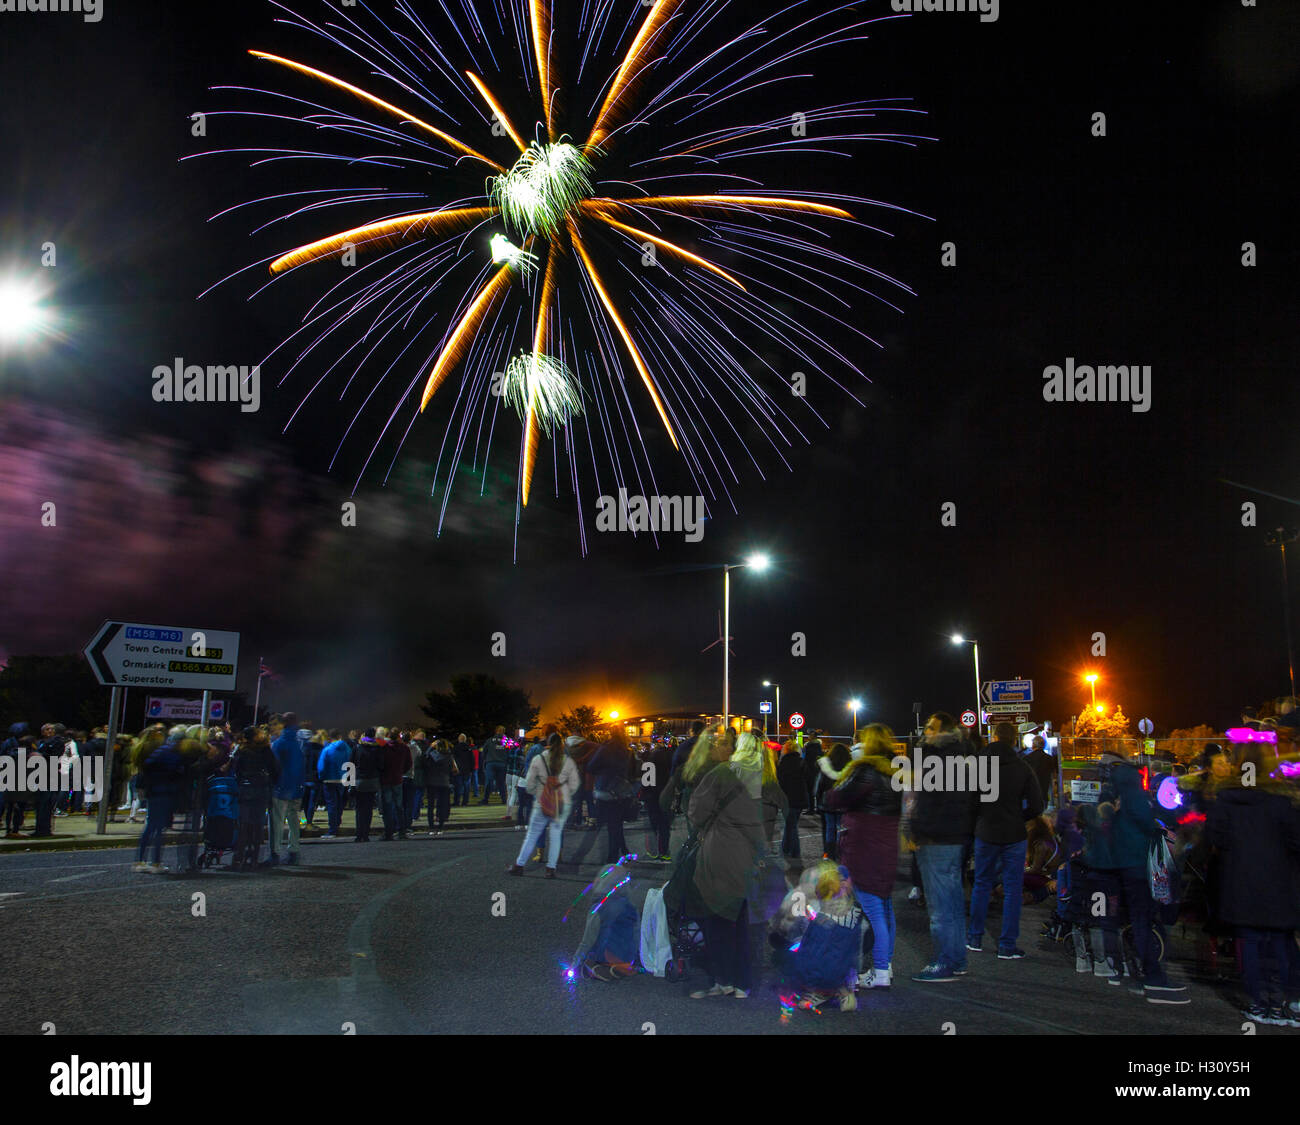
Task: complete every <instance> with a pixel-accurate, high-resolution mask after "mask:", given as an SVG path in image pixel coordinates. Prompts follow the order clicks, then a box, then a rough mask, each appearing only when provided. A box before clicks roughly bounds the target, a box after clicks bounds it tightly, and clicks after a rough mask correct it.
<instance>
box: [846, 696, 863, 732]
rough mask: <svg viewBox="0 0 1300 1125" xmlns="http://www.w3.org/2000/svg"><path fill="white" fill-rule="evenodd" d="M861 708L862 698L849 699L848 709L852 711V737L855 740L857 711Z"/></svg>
mask: <svg viewBox="0 0 1300 1125" xmlns="http://www.w3.org/2000/svg"><path fill="white" fill-rule="evenodd" d="M861 709H862V700H860V699H850V700H849V710H850V711H852V712H853V732H852V733H853V739H854V741H857V737H858V711H860V710H861Z"/></svg>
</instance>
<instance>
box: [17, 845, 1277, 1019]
mask: <svg viewBox="0 0 1300 1125" xmlns="http://www.w3.org/2000/svg"><path fill="white" fill-rule="evenodd" d="M804 824H805V841H804V844H805V852H806V853H807V852H811V851H812V849H813V848H815V847H816V826H815V822H813V821H811V820H806V821H805V822H804ZM584 835H586V834H585V833H569V834H568V835H567V836H566V845H565V854H566V856H567V855H572V854H574V852H575V844H576V843H577V842H578V841H577V840H576V837H578V836H584ZM641 835H642V833H641V828H640V826H629V830H628V841H629V844H630V845H631V846H633V847H635V846H637V845H638V844H639V843H640V841H641ZM519 844H520V835H519V834H518V833H516V832H514V831H512V830H510V829H499V828H494V829H483V830H479V831H462V832H457V833H448V834H447V835H445V836H443V837H442V838H440V839H435V840H428V839H413V840H410V841H406V842H397V841H395V842H392V843H384V842H380V841H375V842H372V843H369V844H356V843H353V842H351V841H349V840H341V841H335V842H312V843H309V844H306V845H305V846H304V848H303V856H304V861H305V865H304V866H302V867H299V868H284V867H280V868H276V869H273V870H269V871H265V872H259V873H255V874H235V873H233V872H231V871H229V870H228V869H227V870H218V871H210V872H203V873H200V874H197V875H192V876H180V875H145V874H134V873H132V872H131V870H130V865H131V862H132V861H133V859H134V854H133V853H132V852H129V851H127V850H113V851H97V852H61V853H47V854H27V855H8V856H3V857H0V933H3V935H4V942H5V946H6V949H7V951H8V952H9V954H10V958H9V970H8V972H7V973H6V979H5V981H4V993H5V996H6V1017H7V1018H6V1020H5V1021H4V1026H5V1029H6V1030H7V1031H9V1032H11V1033H19V1034H24V1033H26V1034H39V1033H41V1031H42V1026H43V1025H44V1024H46V1023H53V1024H54V1025H55V1030H56V1031H57V1033H58V1034H102V1033H117V1034H150V1033H151V1034H169V1035H172V1034H187V1033H199V1032H202V1033H216V1034H237V1033H309V1034H339V1033H340V1032H341V1031H344V1030H346V1029H345V1026H344V1025H346V1024H354V1025H355V1030H356V1032H357V1033H358V1034H367V1033H369V1034H375V1033H428V1032H439V1033H454V1034H473V1033H497V1034H500V1033H507V1034H509V1033H531V1034H536V1033H538V1032H563V1033H598V1034H612V1033H626V1034H644V1033H646V1032H647V1031H649V1030H651V1029H650V1028H648V1027H647V1026H646V1025H647V1024H653V1025H654V1027H653V1030H654V1031H655V1032H656V1033H658V1034H691V1033H696V1034H769V1035H771V1034H781V1035H806V1034H813V1035H815V1034H826V1033H836V1032H839V1033H843V1032H859V1033H871V1034H932V1035H934V1034H943V1033H944V1031H945V1030H950V1031H955V1033H957V1034H961V1035H981V1034H1029V1035H1041V1034H1058V1033H1059V1034H1082V1035H1116V1034H1139V1035H1151V1036H1158V1035H1169V1034H1175V1035H1183V1034H1207V1033H1208V1034H1219V1035H1225V1036H1240V1035H1241V1034H1242V1031H1241V1025H1242V1018H1241V1015H1240V1010H1239V1005H1238V998H1237V995H1236V993H1235V990H1234V989H1233V988H1232V987H1231V986H1230V985H1226V984H1214V983H1210V982H1203V981H1200V980H1197V979H1189V977H1191V976H1192V972H1191V970H1192V969H1193V966H1192V965H1191V964H1190V963H1186V962H1182V961H1180V960H1179V959H1178V958H1179V957H1180V956H1184V955H1185V956H1190V937H1191V933H1190V931H1189V934H1188V941H1186V942H1175V947H1174V956H1175V961H1174V964H1173V968H1172V970H1171V971H1172V972H1173V975H1175V977H1177V978H1179V979H1184V980H1188V983H1189V985H1190V988H1191V996H1192V1003H1191V1005H1189V1006H1185V1007H1180V1008H1176V1007H1166V1006H1155V1005H1151V1004H1147V1003H1145V1002H1144V1001H1143V1000H1142V999H1140V998H1138V997H1135V996H1132V995H1130V994H1129V993H1128V991H1127V989H1123V988H1114V987H1109V986H1107V985H1106V984H1105V983H1104V982H1102V981H1099V980H1096V979H1095V978H1093V977H1091V976H1081V975H1077V974H1076V973H1075V972H1074V970H1073V960H1072V958H1067V957H1066V956H1065V955H1064V954H1063V953H1062V952H1061V951H1060V950H1059V948H1056V949H1040V948H1039V943H1038V940H1037V934H1038V931H1039V927H1040V924H1041V922H1042V920H1043V919H1044V918H1045V917H1046V916H1047V913H1048V907H1047V906H1046V905H1044V906H1041V907H1034V908H1029V909H1027V910H1026V911H1025V915H1024V922H1023V926H1022V937H1021V942H1020V944H1021V946H1022V947H1023V948H1024V949H1025V950H1026V951H1027V952H1028V953H1029V956H1028V957H1027V958H1026V959H1025V960H1023V961H1015V962H1008V961H998V960H997V959H996V954H995V953H993V952H985V953H983V954H971V958H970V961H971V972H970V975H969V976H968V977H966V978H964V979H961V980H959V981H958V982H956V983H953V984H944V985H919V984H913V983H912V982H911V981H910V980H908V979H907V978H908V975H909V974H910V973H911V972H913V971H915V970H916V969H918V968H920V967H921V966H922V965H923V964H924V963H925V961H926V960H928V953H929V949H930V944H929V934H928V929H927V922H926V918H925V911H924V910H923V909H920V908H918V907H916V906H913V905H912V904H910V903H908V902H907V901H906V888H905V886H904V885H903V884H901V883H900V885H899V888H898V890H897V892H896V894H895V909H896V912H897V914H898V930H899V932H898V948H897V952H896V956H895V961H894V967H895V980H896V983H895V985H894V987H893V988H892V989H889V990H887V991H886V990H881V991H871V992H865V993H863V994H861V999H860V1004H861V1007H860V1009H859V1010H858V1011H857V1012H848V1013H840V1012H836V1011H828V1012H826V1013H825V1014H823V1015H820V1016H819V1015H817V1014H814V1013H809V1012H795V1013H793V1015H792V1016H791V1017H790V1018H789V1019H788V1020H787V1021H784V1022H783V1021H782V1019H781V1012H780V1007H779V1005H778V1003H777V998H776V993H775V990H774V988H773V981H772V974H771V970H770V967H769V963H768V962H767V960H766V949H765V947H764V952H763V957H764V972H763V978H762V984H761V986H760V987H758V988H756V989H755V991H754V992H753V994H752V995H751V996H750V997H749V999H747V1000H735V999H731V998H727V999H716V1000H705V1001H695V1000H691V999H690V998H689V997H688V995H687V992H688V991H689V989H690V988H691V987H696V986H697V985H698V979H699V978H696V980H695V981H690V982H688V983H687V984H685V985H683V984H681V983H677V982H673V983H670V982H668V981H665V980H656V979H654V978H653V977H650V976H637V977H633V978H631V979H629V980H626V981H620V982H616V983H610V984H606V983H601V982H598V981H581V980H579V981H577V982H573V983H566V982H565V981H564V979H563V975H562V970H561V964H562V963H563V962H564V961H565V960H566V959H567V958H568V957H569V956H570V955H571V954H572V953H573V951H574V949H575V948H576V947H577V945H578V943H579V940H580V938H581V932H582V925H583V919H582V917H581V915H580V914H579V915H578V916H577V917H576V918H571V919H570V920H569V921H567V922H565V921H562V918H563V916H564V914H565V911H566V909H567V908H568V907H569V905H570V903H571V902H572V901H573V900H574V899H575V898H576V897H577V896H578V895H579V893H580V892H581V891H582V890H583V889H584V888H585V887H586V886H587V885H588V883H590V881H591V879H592V878H593V876H594V875H595V873H596V871H597V870H598V867H597V865H596V864H594V863H586V864H583V865H581V866H580V867H577V868H574V867H572V866H571V865H567V864H562V865H561V870H560V877H559V878H558V879H556V880H554V881H549V880H544V879H543V878H542V877H541V870H540V867H538V866H536V865H530V870H529V871H528V874H527V876H526V877H524V878H522V879H514V878H509V877H507V876H506V875H505V869H506V867H507V865H508V864H509V863H510V862H511V861H512V860H513V858H514V853H515V851H516V850H517V849H518V847H519ZM603 845H604V841H603V837H602V839H601V841H600V843H599V845H598V846H596V847H593V848H591V850H590V855H589V857H588V858H595V857H600V856H602V855H603ZM174 856H175V852H174V849H171V848H169V849H168V853H167V855H166V857H165V858H166V860H167V861H168V862H169V863H170V862H171V861H172V860H173V859H174ZM634 874H635V875H636V877H637V880H638V883H640V885H641V886H642V887H645V886H650V885H656V884H659V883H662V882H663V880H664V879H665V878H666V868H665V867H663V866H655V865H648V864H647V865H637V867H636V868H635V870H634ZM496 892H504V894H505V896H506V897H505V916H504V917H501V916H497V915H496V914H494V912H493V895H494V894H495V893H496ZM196 894H201V895H202V896H203V902H202V905H203V910H204V912H205V914H204V916H198V917H196V916H195V912H196V905H195V904H196V900H195V898H194V896H195V895H196ZM498 913H499V912H498ZM575 913H576V912H575ZM754 934H755V938H756V942H760V939H761V938H762V932H761V930H755V931H754ZM985 944H986V946H988V945H990V944H993V943H991V942H990V941H989V937H988V936H986V939H985ZM945 1025H953V1026H952V1028H951V1029H947V1028H945ZM1258 1034H1259V1035H1300V1031H1291V1030H1289V1029H1284V1028H1270V1027H1260V1028H1259V1029H1258Z"/></svg>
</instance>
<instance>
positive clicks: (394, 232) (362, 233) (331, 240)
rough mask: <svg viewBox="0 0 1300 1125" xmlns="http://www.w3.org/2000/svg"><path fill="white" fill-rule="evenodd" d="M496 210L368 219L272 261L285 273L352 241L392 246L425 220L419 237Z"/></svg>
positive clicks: (468, 223)
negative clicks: (366, 221) (376, 220)
mask: <svg viewBox="0 0 1300 1125" xmlns="http://www.w3.org/2000/svg"><path fill="white" fill-rule="evenodd" d="M495 214H498V209H497V208H495V207H460V208H456V209H454V210H451V211H424V212H421V213H420V214H418V215H402V216H400V217H399V218H396V219H384V220H383V221H382V222H378V223H367V224H366V225H365V226H363V227H353V228H352V229H351V230H345V231H342V232H341V233H339V234H332V235H330V236H329V237H328V238H322V239H320V240H319V241H316V242H309V243H308V244H307V245H306V246H299V247H298V248H297V249H296V250H290V251H289V252H288V253H287V254H284V255H283V256H282V257H279V258H277V259H276V260H275V261H274V262H272V263H271V272H272V273H283V272H284V271H285V270H288V269H293V268H294V267H295V266H301V265H305V264H306V263H307V262H314V261H316V260H317V259H319V258H326V257H329V256H330V255H332V254H334V253H337V252H338V251H339V250H341V249H342V248H343V246H344V245H346V244H347V243H349V242H351V243H353V244H354V245H365V246H374V245H376V244H377V245H379V246H388V245H391V244H392V243H395V242H398V241H400V240H401V239H403V238H405V237H406V236H407V234H408V233H409V232H410V230H411V228H412V227H415V226H418V225H419V224H421V223H423V224H424V229H423V230H421V231H419V232H418V233H417V235H416V237H418V238H423V237H425V236H426V235H429V234H434V233H439V232H444V231H448V230H457V229H464V228H468V227H471V226H473V225H474V224H475V223H478V222H482V221H483V220H484V219H489V218H491V217H492V216H493V215H495Z"/></svg>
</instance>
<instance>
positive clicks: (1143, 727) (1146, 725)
mask: <svg viewBox="0 0 1300 1125" xmlns="http://www.w3.org/2000/svg"><path fill="white" fill-rule="evenodd" d="M1155 729H1156V725H1155V723H1153V722H1152V721H1151V720H1150V719H1143V720H1141V721H1140V722H1139V723H1138V730H1139V731H1140V732H1141V733H1142V734H1147V735H1149V734H1150V733H1151V732H1152V731H1154V730H1155Z"/></svg>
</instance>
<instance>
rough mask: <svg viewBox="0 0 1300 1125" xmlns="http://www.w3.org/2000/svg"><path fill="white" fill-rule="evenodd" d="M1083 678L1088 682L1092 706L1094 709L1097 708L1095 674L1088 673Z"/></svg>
mask: <svg viewBox="0 0 1300 1125" xmlns="http://www.w3.org/2000/svg"><path fill="white" fill-rule="evenodd" d="M1083 678H1084V679H1085V680H1087V681H1088V686H1089V687H1090V688H1092V705H1093V706H1094V707H1096V706H1097V673H1096V672H1089V673H1088V674H1087V675H1086V676H1084V677H1083Z"/></svg>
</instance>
